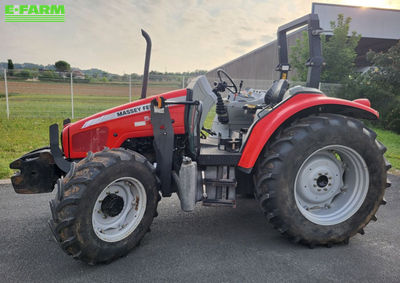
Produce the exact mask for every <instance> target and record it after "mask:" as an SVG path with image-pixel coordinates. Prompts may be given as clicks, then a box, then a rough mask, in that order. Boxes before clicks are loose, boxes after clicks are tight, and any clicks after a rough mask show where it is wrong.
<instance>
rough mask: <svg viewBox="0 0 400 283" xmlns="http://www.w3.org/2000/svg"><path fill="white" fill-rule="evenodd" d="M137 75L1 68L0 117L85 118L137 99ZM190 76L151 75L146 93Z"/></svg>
mask: <svg viewBox="0 0 400 283" xmlns="http://www.w3.org/2000/svg"><path fill="white" fill-rule="evenodd" d="M141 79H142V78H141V77H140V76H137V75H124V76H118V78H115V77H113V76H94V77H87V76H85V75H83V74H82V73H80V72H76V71H73V72H71V73H69V72H68V73H59V72H54V71H37V70H24V69H15V70H2V71H1V73H0V118H3V119H5V118H7V119H16V118H66V117H70V118H72V119H76V118H83V117H87V116H88V115H91V114H94V113H97V112H99V111H102V110H105V109H108V108H110V107H115V106H118V105H121V104H125V103H128V102H130V101H133V100H136V99H138V98H139V96H140V93H141V87H142V81H141ZM189 80H190V78H189V77H185V76H183V75H164V74H150V76H149V86H148V91H147V96H152V95H156V94H159V93H164V92H168V91H171V90H175V89H181V88H184V87H185V86H186V85H187V83H188V81H189Z"/></svg>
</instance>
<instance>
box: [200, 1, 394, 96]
mask: <svg viewBox="0 0 400 283" xmlns="http://www.w3.org/2000/svg"><path fill="white" fill-rule="evenodd" d="M311 12H312V13H316V14H318V16H319V20H320V26H321V28H322V29H324V30H330V22H331V21H335V20H336V19H337V16H338V15H339V14H343V15H344V16H345V17H351V18H352V21H351V23H350V31H356V32H357V33H359V34H361V36H362V38H361V40H360V41H359V44H358V46H357V48H356V52H357V54H358V56H357V58H356V66H357V68H359V69H360V70H362V69H363V68H365V67H366V66H368V62H367V60H366V56H365V55H366V53H367V52H368V51H369V50H374V51H386V50H388V49H389V48H390V47H391V46H393V45H395V44H396V43H397V41H398V40H400V29H399V27H400V10H392V9H381V8H364V7H355V6H344V5H334V4H321V3H313V4H312V11H311ZM293 20H294V19H293ZM277 28H278V27H277ZM303 30H304V28H303V29H299V30H297V31H295V32H293V33H290V34H289V35H288V40H287V41H288V46H289V53H290V46H292V45H294V44H295V42H296V39H297V38H301V36H302V32H303ZM327 36H329V33H327ZM277 64H278V54H277V44H276V40H275V41H272V42H270V43H268V44H266V45H264V46H261V47H260V48H257V49H256V50H253V51H251V52H249V53H247V54H245V55H242V56H240V57H238V58H236V59H234V60H232V61H230V62H228V63H226V64H224V65H222V66H219V67H217V68H215V69H212V70H210V71H209V72H208V73H207V74H206V76H207V78H208V79H209V81H214V80H216V70H217V69H219V68H223V69H224V70H225V71H226V72H228V74H230V75H231V76H232V77H233V78H234V79H242V80H244V81H245V85H246V86H250V87H255V88H267V87H268V86H269V85H270V84H271V82H272V81H273V80H275V79H277V78H278V73H277V72H276V71H275V67H276V66H277ZM291 75H292V76H293V73H292V74H291Z"/></svg>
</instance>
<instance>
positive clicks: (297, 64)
mask: <svg viewBox="0 0 400 283" xmlns="http://www.w3.org/2000/svg"><path fill="white" fill-rule="evenodd" d="M350 22H351V18H350V17H347V18H346V19H345V18H344V16H343V15H342V14H339V15H338V17H337V21H336V22H334V21H332V22H331V29H332V31H333V34H332V36H330V37H327V36H326V35H322V36H321V44H322V55H323V57H324V62H325V65H324V67H323V68H322V73H321V81H323V82H330V83H339V82H342V81H343V80H344V79H346V78H347V77H348V76H349V75H350V74H351V73H352V72H353V70H354V60H355V59H356V57H357V53H356V51H355V48H356V47H357V44H358V42H359V40H360V38H361V35H359V34H357V33H356V32H355V31H353V32H352V33H351V36H348V33H349V29H350ZM308 58H309V46H308V34H307V32H303V36H302V39H297V40H296V44H295V45H294V46H293V47H292V48H291V54H290V63H291V65H292V66H293V68H294V69H295V70H296V72H297V78H295V79H297V80H301V81H305V80H306V79H307V67H306V66H305V64H306V61H307V60H308Z"/></svg>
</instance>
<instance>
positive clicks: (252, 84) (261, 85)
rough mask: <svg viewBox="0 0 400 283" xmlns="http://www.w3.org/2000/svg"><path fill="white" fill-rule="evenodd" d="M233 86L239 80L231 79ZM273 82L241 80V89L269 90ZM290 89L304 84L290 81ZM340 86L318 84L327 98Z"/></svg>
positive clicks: (210, 79) (209, 78) (335, 92)
mask: <svg viewBox="0 0 400 283" xmlns="http://www.w3.org/2000/svg"><path fill="white" fill-rule="evenodd" d="M207 78H208V81H209V82H210V84H211V85H212V83H213V82H214V81H218V78H217V77H211V76H207ZM233 81H234V82H235V84H236V85H237V86H238V87H239V84H240V81H241V79H238V78H233ZM273 82H274V81H273V80H253V79H243V89H248V88H253V89H263V90H266V89H269V88H270V87H271V85H272V83H273ZM289 84H290V87H293V86H296V85H301V86H305V85H306V82H301V81H290V80H289ZM341 88H342V85H341V84H336V83H320V84H319V89H320V90H321V91H322V92H324V93H325V94H326V95H328V96H333V97H336V96H337V94H338V92H339V91H340V90H341Z"/></svg>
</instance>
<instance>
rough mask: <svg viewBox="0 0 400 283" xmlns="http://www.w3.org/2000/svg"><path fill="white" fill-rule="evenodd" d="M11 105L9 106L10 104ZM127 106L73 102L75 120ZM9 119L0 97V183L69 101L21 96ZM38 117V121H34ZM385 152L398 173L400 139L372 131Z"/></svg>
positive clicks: (67, 113)
mask: <svg viewBox="0 0 400 283" xmlns="http://www.w3.org/2000/svg"><path fill="white" fill-rule="evenodd" d="M11 101H12V103H11ZM126 102H127V98H126V97H118V96H114V97H105V96H81V97H76V99H75V105H76V107H75V116H76V117H86V116H88V115H91V114H94V113H96V112H99V111H101V110H104V109H107V108H110V107H113V106H116V105H120V104H123V103H126ZM10 106H11V109H10V112H11V117H10V119H9V120H8V119H7V118H6V114H5V102H4V98H1V97H0V137H1V138H0V179H3V178H7V177H9V176H11V174H12V170H11V169H9V167H8V166H9V163H10V162H11V161H13V160H14V159H16V158H18V157H20V156H21V155H23V154H24V153H27V152H29V151H31V150H33V149H36V148H38V147H41V146H45V145H48V144H49V125H51V124H53V123H58V124H59V126H60V127H61V123H62V120H63V119H64V118H67V117H71V110H70V107H71V106H70V101H69V99H68V97H63V96H57V95H43V94H41V95H27V94H24V95H21V94H17V93H16V94H13V95H12V96H11V97H10ZM214 112H215V109H214V108H213V109H212V110H211V111H210V113H209V115H208V116H207V119H206V122H205V125H206V127H210V126H211V123H212V120H213V118H214ZM37 117H41V118H37ZM374 130H375V131H376V132H377V134H378V140H380V141H381V142H382V143H383V144H385V146H386V147H387V148H388V150H387V152H386V154H385V156H386V158H387V159H388V160H389V162H390V163H391V164H392V166H393V168H394V169H398V170H399V169H400V135H397V134H395V133H393V132H390V131H385V130H381V129H376V128H375V129H374Z"/></svg>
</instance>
